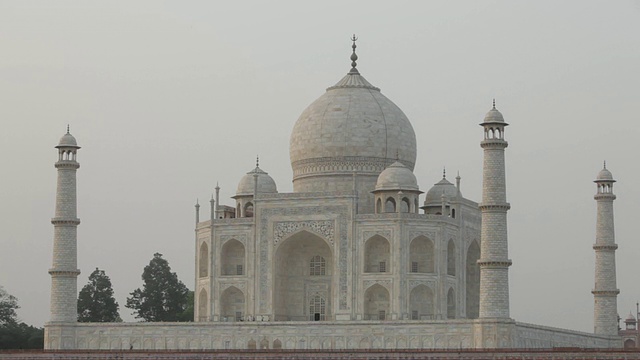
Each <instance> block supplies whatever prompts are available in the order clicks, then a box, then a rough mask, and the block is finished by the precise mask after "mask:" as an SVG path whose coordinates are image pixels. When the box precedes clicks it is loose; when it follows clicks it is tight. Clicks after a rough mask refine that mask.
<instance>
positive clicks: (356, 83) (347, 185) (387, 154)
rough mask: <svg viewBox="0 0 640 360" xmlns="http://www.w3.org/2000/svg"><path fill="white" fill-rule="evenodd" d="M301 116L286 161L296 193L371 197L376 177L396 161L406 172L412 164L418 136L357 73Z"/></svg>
mask: <svg viewBox="0 0 640 360" xmlns="http://www.w3.org/2000/svg"><path fill="white" fill-rule="evenodd" d="M352 40H353V45H352V48H353V53H352V55H351V60H352V62H351V70H350V71H349V72H348V73H347V75H345V76H344V77H343V78H342V79H341V80H340V81H338V83H337V84H335V85H334V86H331V87H329V88H328V89H327V90H326V92H325V93H324V94H323V95H322V96H320V97H319V98H318V99H317V100H316V101H314V102H313V103H311V105H309V106H308V107H307V108H306V109H305V110H304V111H303V112H302V114H301V115H300V117H299V118H298V121H297V122H296V124H295V126H294V128H293V132H292V133H291V139H290V147H289V155H290V158H291V167H292V168H293V188H294V191H295V192H322V191H329V190H330V189H333V190H336V189H337V190H338V191H351V190H352V184H353V182H354V181H353V179H352V178H353V177H356V178H357V181H355V182H356V183H357V184H356V186H357V187H358V189H357V191H358V192H359V193H362V194H363V196H365V195H364V192H363V191H364V188H368V189H367V190H368V191H371V189H373V187H374V186H375V183H376V179H377V176H378V175H379V174H380V173H381V172H382V171H383V170H384V169H385V168H386V167H387V166H389V165H390V164H392V163H393V162H395V160H396V154H398V159H399V161H400V162H402V163H403V164H404V165H405V166H407V168H408V169H409V170H413V168H414V165H415V162H416V135H415V132H414V131H413V127H412V126H411V123H410V122H409V120H408V119H407V116H406V115H405V114H404V113H403V112H402V110H400V108H399V107H398V106H396V104H394V103H393V102H392V101H391V100H389V99H388V98H387V97H386V96H384V95H382V93H381V92H380V89H379V88H377V87H375V86H373V85H372V84H371V83H369V82H368V81H367V80H366V79H365V78H364V77H363V76H362V75H360V72H359V71H358V69H357V68H356V65H357V64H356V60H357V59H358V56H357V55H356V53H355V49H356V45H355V40H357V39H356V38H355V36H354V37H353V38H352Z"/></svg>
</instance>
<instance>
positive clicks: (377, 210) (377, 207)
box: [376, 198, 382, 214]
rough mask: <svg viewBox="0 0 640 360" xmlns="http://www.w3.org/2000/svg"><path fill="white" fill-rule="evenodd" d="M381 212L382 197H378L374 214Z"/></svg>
mask: <svg viewBox="0 0 640 360" xmlns="http://www.w3.org/2000/svg"><path fill="white" fill-rule="evenodd" d="M381 213H382V199H380V198H378V201H377V202H376V214H381Z"/></svg>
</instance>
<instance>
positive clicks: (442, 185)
mask: <svg viewBox="0 0 640 360" xmlns="http://www.w3.org/2000/svg"><path fill="white" fill-rule="evenodd" d="M442 195H444V196H446V197H447V199H449V200H451V199H454V198H455V197H456V196H458V188H457V187H456V186H455V185H453V184H452V183H451V182H449V180H447V176H446V173H445V172H444V171H443V173H442V180H440V181H438V182H437V183H435V184H434V185H433V186H432V187H431V189H429V191H427V195H426V196H425V199H424V204H425V205H440V204H442ZM461 196H462V195H461Z"/></svg>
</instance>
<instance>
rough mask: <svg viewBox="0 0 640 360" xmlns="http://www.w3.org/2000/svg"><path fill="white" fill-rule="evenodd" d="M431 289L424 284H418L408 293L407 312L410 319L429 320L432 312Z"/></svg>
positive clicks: (432, 299)
mask: <svg viewBox="0 0 640 360" xmlns="http://www.w3.org/2000/svg"><path fill="white" fill-rule="evenodd" d="M433 309H434V295H433V290H431V288H429V287H428V286H426V285H418V286H416V287H414V288H413V289H412V290H411V293H410V294H409V314H410V315H411V320H430V319H433V314H434V311H433Z"/></svg>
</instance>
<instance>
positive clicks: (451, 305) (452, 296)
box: [447, 288, 456, 319]
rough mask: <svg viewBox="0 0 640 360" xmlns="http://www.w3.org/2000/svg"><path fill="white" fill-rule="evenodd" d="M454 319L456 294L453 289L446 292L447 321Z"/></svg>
mask: <svg viewBox="0 0 640 360" xmlns="http://www.w3.org/2000/svg"><path fill="white" fill-rule="evenodd" d="M455 318H456V293H455V292H454V291H453V288H449V291H448V292H447V319H455Z"/></svg>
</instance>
